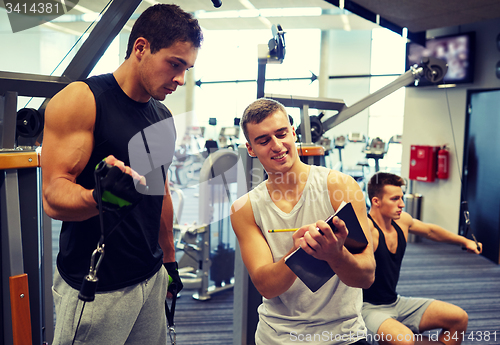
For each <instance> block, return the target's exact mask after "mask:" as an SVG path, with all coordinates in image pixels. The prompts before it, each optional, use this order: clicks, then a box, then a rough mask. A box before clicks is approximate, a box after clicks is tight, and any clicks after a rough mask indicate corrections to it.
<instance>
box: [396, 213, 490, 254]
mask: <svg viewBox="0 0 500 345" xmlns="http://www.w3.org/2000/svg"><path fill="white" fill-rule="evenodd" d="M401 221H403V222H406V223H407V224H408V231H409V232H411V233H413V234H416V235H420V236H423V237H426V238H428V239H430V240H433V241H436V242H445V243H451V244H458V245H461V246H463V247H465V248H467V250H468V251H470V252H473V253H476V254H479V253H481V251H482V244H481V243H479V248H480V249H481V250H477V246H476V243H475V242H474V241H472V240H469V239H468V238H465V237H463V236H460V235H457V234H454V233H452V232H450V231H448V230H446V229H444V228H442V227H440V226H439V225H436V224H431V223H424V222H422V221H420V220H418V219H414V218H412V217H411V216H410V215H409V214H408V213H405V212H404V213H402V215H401Z"/></svg>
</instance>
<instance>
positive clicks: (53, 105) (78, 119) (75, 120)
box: [45, 82, 96, 129]
mask: <svg viewBox="0 0 500 345" xmlns="http://www.w3.org/2000/svg"><path fill="white" fill-rule="evenodd" d="M95 109H96V108H95V99H94V95H93V94H92V91H90V89H89V87H88V85H87V84H85V83H84V82H73V83H71V84H69V85H67V86H66V87H65V88H64V89H62V90H61V91H60V92H58V93H57V94H56V95H55V96H54V97H53V98H52V99H51V100H50V102H49V104H48V105H47V109H46V110H45V121H46V124H45V125H46V126H47V125H48V126H49V127H50V126H51V125H52V124H53V123H54V122H57V123H58V124H59V125H63V126H70V127H71V126H74V127H76V128H88V129H91V128H93V126H94V122H95Z"/></svg>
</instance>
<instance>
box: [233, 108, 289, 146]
mask: <svg viewBox="0 0 500 345" xmlns="http://www.w3.org/2000/svg"><path fill="white" fill-rule="evenodd" d="M277 111H281V112H283V116H287V117H288V115H287V112H286V109H285V106H284V105H283V104H281V103H280V102H278V101H275V100H274V99H270V98H259V99H257V100H256V101H253V102H252V103H250V105H249V106H248V107H247V108H246V109H245V111H244V112H243V116H242V117H241V120H240V127H241V129H242V130H243V134H244V135H245V138H246V139H247V141H248V142H249V143H250V139H249V138H248V129H247V125H248V124H249V123H256V124H259V123H261V122H262V121H264V120H265V119H266V118H267V117H268V116H270V115H272V114H274V113H275V112H277Z"/></svg>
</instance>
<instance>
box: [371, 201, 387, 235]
mask: <svg viewBox="0 0 500 345" xmlns="http://www.w3.org/2000/svg"><path fill="white" fill-rule="evenodd" d="M370 216H371V217H372V219H373V220H374V221H375V223H377V225H378V226H379V227H380V229H382V230H386V231H390V230H391V229H392V218H390V217H385V216H384V215H382V214H381V213H380V212H379V211H378V210H377V209H376V208H373V207H372V208H371V209H370Z"/></svg>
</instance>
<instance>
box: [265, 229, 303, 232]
mask: <svg viewBox="0 0 500 345" xmlns="http://www.w3.org/2000/svg"><path fill="white" fill-rule="evenodd" d="M297 230H299V228H295V229H273V230H267V232H294V231H297Z"/></svg>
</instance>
